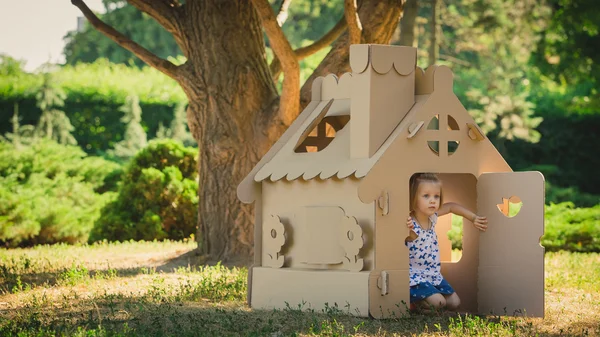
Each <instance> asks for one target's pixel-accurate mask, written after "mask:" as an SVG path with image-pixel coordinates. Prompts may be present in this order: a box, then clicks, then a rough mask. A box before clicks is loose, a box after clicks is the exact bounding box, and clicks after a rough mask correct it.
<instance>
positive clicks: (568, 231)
mask: <svg viewBox="0 0 600 337" xmlns="http://www.w3.org/2000/svg"><path fill="white" fill-rule="evenodd" d="M542 246H544V247H545V248H546V250H547V251H557V250H569V251H573V252H600V204H599V205H596V206H594V207H591V208H575V206H574V204H573V203H572V202H563V203H560V204H550V205H548V206H546V229H545V234H544V236H543V237H542Z"/></svg>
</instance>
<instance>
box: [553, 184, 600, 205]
mask: <svg viewBox="0 0 600 337" xmlns="http://www.w3.org/2000/svg"><path fill="white" fill-rule="evenodd" d="M567 201H570V202H572V203H573V204H574V205H575V206H576V207H593V206H596V205H598V204H600V195H594V194H589V193H584V192H581V191H580V190H579V189H578V188H577V187H558V186H555V185H553V184H551V183H549V182H547V181H546V204H550V203H553V204H559V203H561V202H567Z"/></svg>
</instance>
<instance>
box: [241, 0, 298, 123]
mask: <svg viewBox="0 0 600 337" xmlns="http://www.w3.org/2000/svg"><path fill="white" fill-rule="evenodd" d="M252 3H253V4H254V8H256V12H257V13H258V16H259V17H260V19H261V21H262V26H263V28H264V29H265V32H266V33H267V37H268V38H269V42H270V44H271V48H272V49H273V52H274V54H275V55H276V56H277V58H278V59H279V60H280V61H281V66H282V68H283V74H284V78H283V90H282V93H281V98H280V104H279V116H280V118H281V119H282V121H283V122H284V123H285V124H286V125H290V124H291V123H292V121H293V120H294V119H295V118H296V117H297V115H298V112H299V110H300V65H299V64H298V59H297V58H296V55H295V53H294V50H293V49H292V46H291V45H290V42H289V41H288V39H287V38H286V37H285V35H284V34H283V31H282V30H281V27H279V25H278V24H277V20H276V18H275V13H273V10H272V9H271V6H270V5H269V2H268V1H267V0H252Z"/></svg>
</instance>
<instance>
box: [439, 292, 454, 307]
mask: <svg viewBox="0 0 600 337" xmlns="http://www.w3.org/2000/svg"><path fill="white" fill-rule="evenodd" d="M437 295H439V294H437ZM444 298H445V300H446V308H448V310H456V309H457V308H458V306H459V305H460V298H459V297H458V295H457V294H456V293H452V294H450V295H444Z"/></svg>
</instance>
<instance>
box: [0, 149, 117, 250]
mask: <svg viewBox="0 0 600 337" xmlns="http://www.w3.org/2000/svg"><path fill="white" fill-rule="evenodd" d="M119 170H120V167H119V165H118V164H116V163H112V162H109V161H106V160H104V159H102V158H94V157H86V154H85V153H84V152H83V151H82V150H81V149H80V148H79V147H76V146H65V145H59V144H57V143H55V142H53V141H48V140H40V141H37V142H35V143H33V144H32V145H31V146H29V147H23V148H18V149H17V148H15V147H14V146H13V145H12V144H9V143H0V244H3V245H5V246H10V247H14V246H26V245H34V244H45V243H48V244H50V243H58V242H67V243H83V242H86V241H87V240H88V236H89V232H90V230H91V229H92V227H93V224H94V222H95V220H96V219H97V218H98V216H99V215H100V209H101V208H102V207H103V206H104V205H105V204H106V203H107V202H108V201H109V200H110V199H111V198H113V197H114V193H113V192H107V193H103V194H100V193H96V190H104V191H110V189H111V187H110V186H107V185H106V181H105V178H106V177H107V176H109V175H111V174H114V172H118V171H119Z"/></svg>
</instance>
